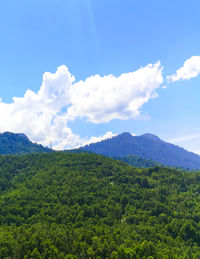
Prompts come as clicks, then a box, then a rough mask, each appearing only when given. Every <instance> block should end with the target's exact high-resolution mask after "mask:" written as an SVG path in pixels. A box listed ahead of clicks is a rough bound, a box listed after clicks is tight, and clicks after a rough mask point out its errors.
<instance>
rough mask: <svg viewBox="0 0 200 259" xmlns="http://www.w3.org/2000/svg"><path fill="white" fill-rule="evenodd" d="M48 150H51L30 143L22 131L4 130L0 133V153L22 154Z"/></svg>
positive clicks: (46, 151)
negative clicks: (16, 132)
mask: <svg viewBox="0 0 200 259" xmlns="http://www.w3.org/2000/svg"><path fill="white" fill-rule="evenodd" d="M48 152H52V150H51V149H49V148H46V147H43V146H42V145H38V144H35V143H32V142H31V141H30V140H29V139H28V137H27V136H26V135H25V134H23V133H18V134H15V133H11V132H4V133H1V134H0V154H16V155H23V154H29V153H48Z"/></svg>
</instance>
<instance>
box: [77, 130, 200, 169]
mask: <svg viewBox="0 0 200 259" xmlns="http://www.w3.org/2000/svg"><path fill="white" fill-rule="evenodd" d="M80 150H83V151H89V152H94V153H97V154H102V155H105V156H109V157H125V156H128V155H134V156H138V157H141V158H144V159H151V160H154V161H156V162H158V163H161V164H163V165H166V166H173V167H182V168H185V169H190V170H194V169H200V156H198V155H197V154H194V153H192V152H188V151H186V150H185V149H183V148H181V147H179V146H176V145H173V144H170V143H167V142H165V141H163V140H161V139H160V138H159V137H157V136H155V135H153V134H149V133H147V134H144V135H141V136H132V135H131V134H130V133H128V132H124V133H122V134H119V135H118V136H115V137H113V138H110V139H106V140H103V141H101V142H97V143H93V144H90V145H86V146H84V147H82V148H80Z"/></svg>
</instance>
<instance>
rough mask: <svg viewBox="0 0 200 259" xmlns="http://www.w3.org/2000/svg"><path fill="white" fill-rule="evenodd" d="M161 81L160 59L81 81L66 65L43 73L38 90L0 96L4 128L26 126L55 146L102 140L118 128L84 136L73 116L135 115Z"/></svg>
mask: <svg viewBox="0 0 200 259" xmlns="http://www.w3.org/2000/svg"><path fill="white" fill-rule="evenodd" d="M162 82H163V77H162V67H161V65H160V63H159V62H158V63H156V64H149V65H147V66H145V67H143V68H140V69H139V70H137V71H134V72H130V73H125V74H122V75H120V76H119V77H115V76H113V75H108V76H104V77H101V76H100V75H94V76H91V77H89V78H87V79H86V80H85V81H79V82H75V78H74V76H72V75H71V73H70V72H69V70H68V68H67V67H66V66H64V65H63V66H60V67H58V69H57V71H56V73H49V72H46V73H44V76H43V82H42V85H41V87H40V89H39V91H38V92H33V91H31V90H27V91H26V92H25V95H24V96H23V97H20V98H19V97H14V98H13V102H12V103H9V104H8V103H4V102H3V101H2V100H1V99H0V121H1V123H0V131H1V132H3V131H12V132H23V133H25V134H27V136H28V137H29V138H30V139H31V140H32V141H36V142H39V143H41V144H43V145H49V143H50V141H51V142H52V143H53V147H54V148H56V149H63V148H72V147H75V146H78V145H82V144H85V143H87V142H91V141H93V142H94V141H98V140H102V139H103V138H105V137H109V136H113V134H112V133H111V132H108V133H106V134H105V135H104V136H102V137H101V136H100V137H98V138H91V139H90V140H88V139H83V138H80V136H78V135H76V134H74V133H73V132H72V131H71V129H70V128H69V127H68V122H69V121H73V120H75V119H76V118H85V119H86V120H89V121H91V122H93V123H102V122H104V123H105V122H109V121H110V120H112V119H129V118H136V117H138V116H139V115H140V111H141V108H142V106H143V104H144V103H146V102H148V101H149V100H150V99H151V98H155V97H156V96H157V93H156V90H157V89H158V88H159V87H160V86H161V84H162Z"/></svg>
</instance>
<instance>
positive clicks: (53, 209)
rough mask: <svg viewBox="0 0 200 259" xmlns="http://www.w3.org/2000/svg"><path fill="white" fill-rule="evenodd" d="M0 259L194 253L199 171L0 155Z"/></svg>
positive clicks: (87, 157)
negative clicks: (189, 171) (190, 171)
mask: <svg viewBox="0 0 200 259" xmlns="http://www.w3.org/2000/svg"><path fill="white" fill-rule="evenodd" d="M0 183H1V184H0V187H1V188H0V258H38V259H39V258H61V259H62V258H63V259H65V258H71V259H72V258H73V259H78V258H99V259H100V258H113V259H114V258H123V259H126V258H127V259H129V258H136V259H139V258H149V259H152V258H158V259H160V258H161V259H162V258H199V255H200V248H199V246H200V239H199V235H200V214H199V210H200V173H198V172H197V173H188V172H181V171H180V170H175V169H170V168H164V167H162V168H159V167H153V168H146V169H145V168H134V167H131V166H129V165H128V164H126V163H123V162H121V161H115V160H112V159H109V158H106V157H103V156H100V155H95V154H87V153H85V154H70V153H69V154H66V153H59V152H56V153H52V154H35V155H26V156H0Z"/></svg>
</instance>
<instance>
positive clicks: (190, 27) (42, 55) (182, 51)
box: [0, 0, 200, 153]
mask: <svg viewBox="0 0 200 259" xmlns="http://www.w3.org/2000/svg"><path fill="white" fill-rule="evenodd" d="M199 10H200V2H199V1H197V0H196V1H190V2H189V1H179V0H177V1H165V0H164V1H157V0H152V1H147V0H145V1H144V0H140V1H134V0H127V1H120V0H119V1H116V0H115V1H113V0H109V1H108V0H73V1H72V0H59V1H55V0H48V1H47V0H43V1H41V0H40V1H38V0H29V1H27V0H18V1H15V0H12V1H2V3H1V8H0V32H1V41H0V78H1V80H0V89H1V91H0V98H1V103H0V120H1V123H0V131H6V130H8V131H13V132H24V133H26V134H27V135H28V136H29V138H30V139H31V140H33V141H37V142H40V143H42V144H44V145H48V143H49V142H50V141H52V142H53V145H54V147H56V148H69V147H73V146H77V145H81V144H84V143H87V141H95V140H98V139H101V137H103V136H104V135H106V137H109V136H111V135H112V134H118V133H121V132H123V131H129V132H132V133H134V134H136V135H140V134H143V133H146V132H150V133H153V134H156V135H158V136H159V137H161V138H162V139H164V140H166V141H170V142H172V143H175V144H178V145H180V146H183V147H185V148H187V149H189V150H192V151H194V152H198V153H200V120H199V113H200V104H199V96H200V87H199V84H200V75H199V74H200V61H199V55H200V47H199V46H200V33H199V27H200V16H199ZM192 57H196V59H194V58H192ZM186 61H188V62H186ZM157 62H160V65H159V63H157ZM185 62H186V63H185ZM184 63H185V64H186V65H185V66H184ZM149 64H152V66H151V67H148V66H150V65H149ZM156 64H157V65H156ZM156 66H157V67H156ZM58 67H60V69H58V70H57V68H58ZM67 68H68V70H67ZM180 68H182V70H180V71H179V72H178V74H177V75H176V71H177V70H179V69H180ZM46 72H50V73H51V74H50V73H46ZM194 72H195V74H194ZM109 75H112V76H109ZM122 75H123V76H122ZM171 75H174V77H169V78H168V80H167V76H171ZM43 76H44V77H43ZM73 76H74V78H73ZM143 81H144V82H143ZM163 86H167V88H163ZM28 89H29V90H28ZM74 89H75V90H74ZM13 97H17V98H14V100H13Z"/></svg>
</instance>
